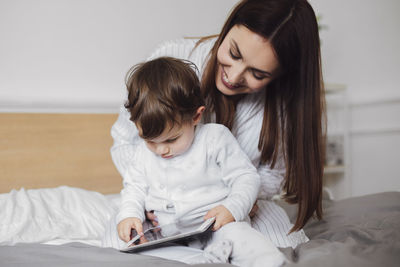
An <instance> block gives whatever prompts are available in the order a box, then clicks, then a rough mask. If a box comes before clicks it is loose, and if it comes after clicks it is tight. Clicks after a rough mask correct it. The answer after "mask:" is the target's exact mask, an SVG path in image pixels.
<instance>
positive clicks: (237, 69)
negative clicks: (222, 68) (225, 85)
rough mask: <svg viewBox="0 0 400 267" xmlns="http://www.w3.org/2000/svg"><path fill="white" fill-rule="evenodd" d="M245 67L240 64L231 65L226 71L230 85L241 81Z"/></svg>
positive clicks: (238, 83)
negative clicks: (227, 71)
mask: <svg viewBox="0 0 400 267" xmlns="http://www.w3.org/2000/svg"><path fill="white" fill-rule="evenodd" d="M244 71H245V69H244V68H243V67H242V66H231V67H230V68H229V73H227V76H228V81H229V83H230V84H232V85H240V84H241V83H243V74H244Z"/></svg>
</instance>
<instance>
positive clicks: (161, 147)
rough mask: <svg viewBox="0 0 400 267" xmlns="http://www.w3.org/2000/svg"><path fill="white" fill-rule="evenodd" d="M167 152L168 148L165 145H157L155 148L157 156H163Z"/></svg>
mask: <svg viewBox="0 0 400 267" xmlns="http://www.w3.org/2000/svg"><path fill="white" fill-rule="evenodd" d="M168 152H169V148H168V146H166V145H159V146H158V147H157V154H158V155H164V154H167V153H168Z"/></svg>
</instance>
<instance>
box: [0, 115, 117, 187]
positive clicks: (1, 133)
mask: <svg viewBox="0 0 400 267" xmlns="http://www.w3.org/2000/svg"><path fill="white" fill-rule="evenodd" d="M117 116H118V115H117V114H48V113H0V193H6V192H9V191H10V190H11V189H20V188H21V187H24V188H25V189H31V188H49V187H57V186H60V185H68V186H73V187H80V188H84V189H88V190H95V191H98V192H101V193H104V194H108V193H118V192H119V191H120V190H121V188H122V182H121V181H122V180H121V177H120V175H119V173H118V171H117V170H116V168H115V167H114V164H113V163H112V160H111V156H110V148H111V145H112V138H111V135H110V129H111V126H112V124H113V123H114V122H115V120H116V119H117Z"/></svg>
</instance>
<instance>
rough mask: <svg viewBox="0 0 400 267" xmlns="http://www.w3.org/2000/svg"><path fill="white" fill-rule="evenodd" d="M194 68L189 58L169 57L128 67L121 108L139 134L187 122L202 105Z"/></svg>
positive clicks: (153, 134) (146, 136) (155, 133)
mask: <svg viewBox="0 0 400 267" xmlns="http://www.w3.org/2000/svg"><path fill="white" fill-rule="evenodd" d="M196 71H197V68H196V66H195V65H194V64H193V63H192V62H190V61H184V60H180V59H176V58H172V57H160V58H156V59H153V60H151V61H147V62H143V63H140V64H137V65H135V66H133V67H132V68H131V69H130V70H129V71H128V73H127V75H126V87H127V90H128V100H127V102H126V103H125V108H126V109H127V110H128V111H129V112H130V114H131V118H130V119H131V121H132V122H134V123H136V125H138V126H140V128H141V131H140V136H141V137H142V138H144V139H153V138H156V137H158V136H160V135H161V134H162V133H163V132H164V130H165V129H166V128H167V127H170V128H172V127H174V125H175V124H178V125H182V124H184V123H187V122H189V121H190V120H192V119H193V116H194V115H195V114H196V111H197V109H198V108H199V107H201V106H204V99H203V97H202V95H201V92H200V81H199V78H198V76H197V73H196Z"/></svg>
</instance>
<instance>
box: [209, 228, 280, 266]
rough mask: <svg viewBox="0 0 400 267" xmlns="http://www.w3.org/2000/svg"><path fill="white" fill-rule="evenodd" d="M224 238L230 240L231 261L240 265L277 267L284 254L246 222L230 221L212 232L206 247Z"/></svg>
mask: <svg viewBox="0 0 400 267" xmlns="http://www.w3.org/2000/svg"><path fill="white" fill-rule="evenodd" d="M225 240H230V241H231V242H232V253H231V263H232V264H234V265H237V266H240V267H266V266H271V267H275V266H276V267H278V266H281V265H282V264H283V263H284V262H285V256H284V255H283V254H282V252H280V251H279V250H278V248H276V247H275V246H274V245H273V244H272V242H270V241H269V240H267V239H266V238H265V237H264V236H263V235H262V234H261V233H259V232H257V231H256V230H255V229H253V228H251V226H250V225H249V224H248V223H246V222H232V223H228V224H226V225H225V226H223V227H222V228H221V229H219V230H218V231H216V232H214V234H213V236H212V238H211V240H210V241H209V243H208V245H207V247H206V250H207V249H208V247H212V246H213V244H215V243H220V242H223V241H225Z"/></svg>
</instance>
